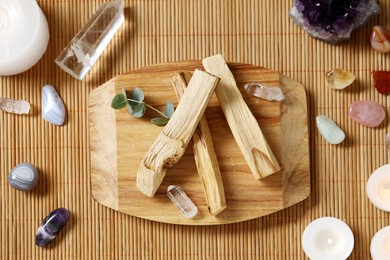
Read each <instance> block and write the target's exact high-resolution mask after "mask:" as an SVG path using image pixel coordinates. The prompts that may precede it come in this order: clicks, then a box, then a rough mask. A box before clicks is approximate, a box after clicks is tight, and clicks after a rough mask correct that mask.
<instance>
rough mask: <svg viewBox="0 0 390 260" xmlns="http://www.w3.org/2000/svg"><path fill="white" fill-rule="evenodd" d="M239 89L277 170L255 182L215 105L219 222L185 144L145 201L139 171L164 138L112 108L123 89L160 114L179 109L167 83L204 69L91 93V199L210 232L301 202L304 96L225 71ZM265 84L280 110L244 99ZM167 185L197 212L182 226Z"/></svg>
mask: <svg viewBox="0 0 390 260" xmlns="http://www.w3.org/2000/svg"><path fill="white" fill-rule="evenodd" d="M228 65H229V67H230V69H231V71H232V73H233V75H234V77H235V79H236V81H237V85H238V87H239V89H240V91H241V93H242V95H243V97H244V99H245V101H246V103H247V104H248V106H249V108H250V109H251V111H252V113H253V114H254V116H255V117H256V118H257V120H258V122H259V124H260V127H261V129H262V131H263V133H264V135H265V137H266V139H267V141H268V143H269V145H270V147H271V149H272V150H273V152H274V154H275V156H276V158H277V159H278V161H279V163H280V165H281V167H282V170H281V171H280V172H278V173H276V174H273V175H272V176H269V177H266V178H264V179H263V180H260V181H259V180H256V179H255V178H254V177H253V175H252V174H251V173H250V170H249V168H248V166H247V165H246V163H245V160H244V158H243V156H242V154H241V152H240V149H239V148H238V146H237V144H236V142H235V140H234V138H233V136H232V133H231V131H230V129H229V127H228V125H227V123H226V121H225V118H224V115H223V113H222V110H221V109H220V107H219V104H218V100H217V99H216V97H215V96H213V97H212V99H211V101H210V104H209V106H208V108H207V110H206V117H207V119H208V123H209V126H210V130H211V135H212V138H213V142H214V148H215V152H216V155H217V158H218V161H219V166H220V170H221V174H222V180H223V183H224V188H225V194H226V201H227V208H226V209H225V210H224V211H223V212H222V213H220V214H219V215H217V216H211V215H210V214H209V212H208V208H207V204H206V199H205V194H204V192H203V186H202V183H201V180H200V177H199V176H198V173H197V170H196V167H195V161H194V158H193V151H192V145H191V144H190V145H189V147H188V148H187V150H186V153H185V154H184V156H183V157H182V159H181V160H180V161H179V162H178V163H177V164H176V165H175V166H174V167H173V168H170V169H169V170H168V172H167V175H166V177H165V179H164V181H163V183H162V185H161V186H160V188H159V189H158V191H157V192H156V195H155V196H154V198H149V197H147V196H145V195H143V194H142V193H141V192H139V191H138V190H137V188H136V175H137V169H138V167H139V165H140V162H141V160H142V159H143V157H144V155H145V154H146V152H147V151H148V150H149V148H150V146H151V145H152V144H153V142H154V140H155V139H156V138H157V136H158V134H159V133H160V131H161V130H162V128H161V127H157V126H154V125H153V124H152V123H150V121H149V120H150V119H151V118H152V117H154V116H156V115H155V114H153V112H150V111H149V112H147V113H146V114H145V116H144V117H143V118H141V119H137V118H133V117H132V116H131V115H130V114H129V113H128V112H127V109H126V108H125V109H123V110H120V111H116V110H114V109H112V108H111V107H110V105H111V100H112V98H113V97H114V95H115V94H116V93H120V92H121V89H120V86H121V85H122V86H124V88H125V89H126V90H132V89H134V88H135V87H136V86H139V87H140V88H141V89H142V90H143V91H144V93H145V101H146V102H147V103H149V104H151V105H153V106H155V107H159V108H160V109H163V107H164V105H165V103H166V101H168V100H171V101H172V102H173V103H174V104H175V106H176V105H177V101H176V96H175V93H174V90H173V88H172V86H171V78H172V76H173V75H174V74H175V73H177V72H193V71H194V70H195V69H196V68H200V69H202V68H203V67H202V64H201V62H200V61H189V62H177V63H169V64H162V65H156V66H152V67H147V68H142V69H138V70H135V71H131V72H129V73H127V74H124V75H121V76H117V77H115V78H113V79H112V80H110V81H109V82H107V83H105V84H104V85H102V86H100V87H98V88H96V89H95V90H93V91H92V92H91V93H90V96H89V130H90V151H91V157H90V158H91V169H90V171H91V182H92V195H93V197H94V198H95V199H96V200H97V201H98V202H99V203H101V204H103V205H105V206H107V207H110V208H112V209H114V210H117V211H120V212H123V213H126V214H130V215H133V216H137V217H140V218H145V219H149V220H154V221H160V222H166V223H174V224H187V225H212V224H225V223H234V222H239V221H244V220H249V219H253V218H257V217H261V216H264V215H267V214H271V213H273V212H276V211H279V210H282V209H284V208H287V207H289V206H292V205H294V204H296V203H298V202H300V201H302V200H304V199H305V198H306V197H307V196H308V195H309V193H310V165H309V144H308V118H307V104H306V93H305V89H304V88H303V87H302V86H301V85H300V84H299V83H297V82H295V81H293V80H291V79H289V78H288V77H286V76H283V75H281V74H279V73H278V72H275V71H272V70H269V69H266V68H261V67H257V66H253V65H246V64H237V63H229V64H228ZM248 82H263V83H265V84H268V85H273V86H277V87H281V88H282V90H283V92H284V93H285V95H286V100H285V101H284V102H268V101H265V100H262V99H259V98H256V97H253V96H251V95H249V94H247V93H246V92H245V91H244V85H245V83H248ZM171 184H174V185H179V186H181V187H182V188H183V189H184V191H185V192H186V193H187V195H188V196H189V197H190V198H191V199H192V200H193V202H194V203H195V204H196V205H197V207H198V210H199V213H198V215H197V216H196V217H195V218H193V219H186V218H184V217H183V216H182V215H181V213H180V212H179V211H178V210H177V209H176V208H175V206H174V205H173V204H172V203H171V202H170V200H169V199H168V197H167V196H166V190H167V187H168V186H169V185H171Z"/></svg>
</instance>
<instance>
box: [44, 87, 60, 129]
mask: <svg viewBox="0 0 390 260" xmlns="http://www.w3.org/2000/svg"><path fill="white" fill-rule="evenodd" d="M65 114H66V112H65V106H64V103H63V102H62V100H61V98H60V96H59V95H58V93H57V91H56V89H55V88H54V87H53V86H51V85H45V86H44V87H43V88H42V117H43V119H45V120H46V121H48V122H49V123H52V124H53V125H63V124H64V121H65Z"/></svg>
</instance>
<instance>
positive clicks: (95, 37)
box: [56, 0, 125, 80]
mask: <svg viewBox="0 0 390 260" xmlns="http://www.w3.org/2000/svg"><path fill="white" fill-rule="evenodd" d="M124 20H125V18H124V14H123V2H122V0H115V1H112V2H109V3H106V4H103V5H102V6H101V7H100V8H99V9H98V10H97V11H96V12H95V14H94V15H93V16H92V17H91V19H89V21H88V22H87V24H86V25H84V27H83V28H82V29H81V30H80V31H79V32H78V33H77V34H76V36H74V37H73V39H72V40H71V41H70V43H69V45H68V46H67V47H66V48H65V49H64V51H63V52H62V53H61V54H60V55H59V56H58V57H57V59H56V63H57V64H58V66H60V67H61V68H62V69H63V70H64V71H66V72H67V73H69V74H70V75H72V76H73V77H75V78H76V79H79V80H82V79H83V78H84V76H85V75H86V74H87V72H88V71H89V70H90V68H91V67H92V65H93V64H94V63H95V62H96V60H97V59H98V58H99V56H100V54H101V53H102V52H103V50H104V49H105V48H106V46H107V45H108V43H109V42H110V40H111V39H112V37H113V36H114V34H115V33H116V31H117V30H118V29H119V27H120V26H121V24H122V23H123V21H124Z"/></svg>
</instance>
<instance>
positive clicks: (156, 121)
mask: <svg viewBox="0 0 390 260" xmlns="http://www.w3.org/2000/svg"><path fill="white" fill-rule="evenodd" d="M150 121H151V122H152V123H153V124H154V125H156V126H165V125H166V124H167V123H168V121H169V118H165V117H155V118H152V120H150Z"/></svg>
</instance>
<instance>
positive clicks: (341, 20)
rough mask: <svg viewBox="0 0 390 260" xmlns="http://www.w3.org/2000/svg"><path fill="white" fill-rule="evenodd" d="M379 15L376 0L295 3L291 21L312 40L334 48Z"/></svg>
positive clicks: (307, 0)
mask: <svg viewBox="0 0 390 260" xmlns="http://www.w3.org/2000/svg"><path fill="white" fill-rule="evenodd" d="M379 12H380V7H379V5H378V4H377V3H376V2H375V0H339V1H334V0H316V1H313V0H294V4H293V7H292V8H291V10H290V17H292V19H293V20H294V22H295V23H296V24H297V25H298V26H299V27H302V28H303V29H304V30H305V31H306V32H307V33H308V34H309V35H311V36H312V37H314V38H318V39H321V40H324V41H326V42H328V43H331V44H337V43H340V42H341V41H344V40H347V39H349V37H350V35H351V33H352V32H353V31H355V30H356V29H357V28H358V27H360V26H361V25H363V24H365V23H366V22H367V21H368V20H370V19H371V18H372V17H373V16H375V15H377V14H378V13H379Z"/></svg>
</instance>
